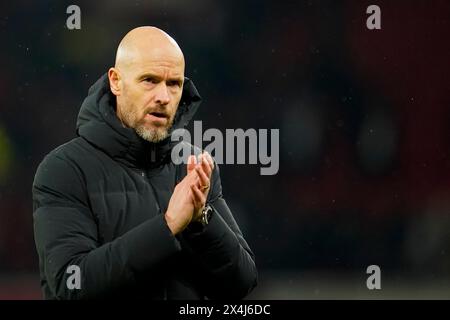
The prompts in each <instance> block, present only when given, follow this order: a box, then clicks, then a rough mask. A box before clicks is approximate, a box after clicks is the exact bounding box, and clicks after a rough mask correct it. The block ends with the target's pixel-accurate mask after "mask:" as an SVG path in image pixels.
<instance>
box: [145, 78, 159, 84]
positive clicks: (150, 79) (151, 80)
mask: <svg viewBox="0 0 450 320" xmlns="http://www.w3.org/2000/svg"><path fill="white" fill-rule="evenodd" d="M144 81H145V82H148V83H157V81H156V79H154V78H145V79H144Z"/></svg>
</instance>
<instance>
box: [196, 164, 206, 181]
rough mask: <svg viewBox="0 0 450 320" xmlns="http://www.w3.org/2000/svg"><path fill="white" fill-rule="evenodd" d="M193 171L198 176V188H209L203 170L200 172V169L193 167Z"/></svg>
mask: <svg viewBox="0 0 450 320" xmlns="http://www.w3.org/2000/svg"><path fill="white" fill-rule="evenodd" d="M195 171H196V172H197V174H198V178H199V184H197V185H198V186H209V177H208V176H207V175H206V173H205V172H204V170H202V167H199V166H197V167H195Z"/></svg>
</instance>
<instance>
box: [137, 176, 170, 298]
mask: <svg viewBox="0 0 450 320" xmlns="http://www.w3.org/2000/svg"><path fill="white" fill-rule="evenodd" d="M141 175H142V177H144V178H146V179H147V181H148V184H149V185H150V189H152V193H153V198H155V204H156V209H157V210H158V212H159V214H163V213H162V211H161V206H160V204H159V199H158V195H157V193H156V190H155V188H154V187H153V184H152V182H151V181H150V178H149V177H148V174H146V173H145V171H142V172H141ZM163 300H167V282H166V285H165V286H164V293H163Z"/></svg>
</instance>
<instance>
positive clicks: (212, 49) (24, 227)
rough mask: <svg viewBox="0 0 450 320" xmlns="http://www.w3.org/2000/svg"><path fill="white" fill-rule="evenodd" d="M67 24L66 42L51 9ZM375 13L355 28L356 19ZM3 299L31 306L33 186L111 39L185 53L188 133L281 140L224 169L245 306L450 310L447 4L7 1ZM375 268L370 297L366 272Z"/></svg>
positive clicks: (1, 54)
mask: <svg viewBox="0 0 450 320" xmlns="http://www.w3.org/2000/svg"><path fill="white" fill-rule="evenodd" d="M71 4H76V5H78V6H79V7H80V8H81V30H69V29H67V27H66V19H67V18H68V17H69V14H67V13H66V8H67V7H68V6H69V5H71ZM371 4H376V5H378V6H379V7H380V8H381V27H382V29H381V30H368V29H367V27H366V19H367V18H368V16H369V15H368V14H366V8H367V7H368V6H369V5H371ZM0 8H1V9H0V32H1V42H2V50H1V51H0V61H2V64H1V74H0V92H1V95H0V101H1V103H0V299H41V292H40V288H39V277H38V259H37V254H36V252H35V247H34V239H33V225H32V203H31V184H32V181H33V178H34V173H35V170H36V168H37V166H38V164H39V163H40V161H41V160H42V159H43V157H44V156H45V155H46V154H47V153H48V152H49V151H50V150H52V149H53V148H55V147H56V146H58V145H60V144H62V143H64V142H66V141H68V140H70V139H71V138H73V137H74V136H75V122H76V117H77V114H78V110H79V107H80V105H81V102H82V100H83V99H84V97H85V95H86V93H87V90H88V88H89V86H90V85H91V84H93V83H94V82H95V81H96V80H97V79H98V78H99V77H100V76H101V75H102V74H103V73H104V72H106V71H107V69H108V68H109V67H110V66H112V65H113V63H114V56H115V50H116V48H117V45H118V43H119V41H120V39H121V38H122V37H123V36H124V35H125V34H126V33H127V32H128V31H129V30H130V29H132V28H134V27H137V26H141V25H155V26H158V27H160V28H162V29H164V30H165V31H167V32H168V33H169V34H171V35H172V36H173V37H174V38H175V39H176V40H177V42H178V43H179V45H180V46H181V48H182V49H183V51H184V54H185V57H186V63H187V70H186V75H187V76H189V77H190V78H191V79H193V81H194V82H195V84H196V86H197V88H198V90H199V92H200V93H201V95H202V97H203V104H202V106H201V108H200V109H199V112H198V113H197V115H196V117H195V119H196V120H202V121H203V130H205V129H207V128H219V129H220V130H222V131H223V132H225V129H226V128H243V129H247V128H255V129H259V128H267V129H271V128H274V129H275V128H278V129H280V170H279V172H278V174H277V175H274V176H261V175H260V171H259V170H260V166H259V165H222V166H221V173H222V182H223V188H224V195H225V197H226V199H227V201H228V203H229V206H230V207H231V208H232V210H233V212H234V215H235V217H236V220H238V222H239V223H240V225H241V228H242V230H243V232H244V234H245V236H246V238H247V240H248V242H249V243H250V245H251V247H252V248H253V250H254V252H255V254H256V258H257V265H258V268H259V270H260V284H259V286H258V287H257V289H256V290H255V291H254V292H253V293H252V295H251V296H250V298H254V299H260V298H261V299H316V298H317V299H321V298H331V299H341V298H350V299H353V298H356V299H358V298H369V299H370V298H394V299H395V298H406V299H409V298H447V299H448V298H450V170H449V169H450V159H449V156H450V148H449V147H450V141H449V133H450V108H449V106H450V97H449V93H450V62H449V57H450V42H449V38H450V37H449V36H450V2H449V1H445V0H442V1H440V0H435V1H425V0H423V1H406V0H405V1H379V0H377V1H370V2H369V1H358V2H357V1H339V2H338V1H332V0H322V1H295V2H294V1H293V2H283V3H282V2H278V1H261V0H258V1H256V0H254V1H237V0H233V1H221V2H219V1H206V0H200V1H175V0H156V1H143V0H142V1H139V0H136V1H117V0H113V1H112V0H110V1H105V0H102V1H75V2H71V1H65V0H64V1H14V2H3V3H2V4H1V5H0ZM372 264H375V265H378V266H380V268H381V275H382V277H381V279H382V280H381V285H382V289H381V290H373V291H370V290H368V289H367V287H366V279H367V277H368V275H367V274H366V268H367V267H368V266H369V265H372Z"/></svg>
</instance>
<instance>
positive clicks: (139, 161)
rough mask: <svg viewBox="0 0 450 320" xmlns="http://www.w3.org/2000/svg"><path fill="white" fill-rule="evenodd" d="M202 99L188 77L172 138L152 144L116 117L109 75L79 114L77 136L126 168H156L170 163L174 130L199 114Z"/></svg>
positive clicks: (176, 115)
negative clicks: (123, 164) (164, 163)
mask: <svg viewBox="0 0 450 320" xmlns="http://www.w3.org/2000/svg"><path fill="white" fill-rule="evenodd" d="M200 103H201V97H200V95H199V93H198V91H197V89H196V88H195V86H194V83H193V82H192V81H191V80H190V79H189V78H185V81H184V86H183V93H182V96H181V100H180V103H179V106H178V109H177V112H176V114H175V118H174V122H173V126H172V128H171V130H170V135H169V136H168V137H167V138H166V139H165V140H163V141H161V142H158V143H151V142H148V141H146V140H144V139H142V138H141V137H140V136H139V135H138V134H137V133H136V132H135V131H134V129H131V128H125V127H123V126H122V123H121V122H120V120H119V119H118V118H117V116H116V97H115V96H114V95H113V93H112V92H111V90H110V87H109V80H108V76H107V74H104V75H103V76H102V77H101V78H100V79H99V80H97V82H96V83H95V84H94V85H92V86H91V88H90V89H89V91H88V96H87V97H86V98H85V99H84V101H83V103H82V105H81V108H80V112H79V114H78V119H77V124H76V133H77V135H78V136H81V137H83V138H84V139H86V140H87V141H89V142H90V143H91V144H93V145H94V146H95V147H97V148H99V149H101V150H103V151H104V152H106V153H107V154H109V155H110V156H111V157H112V158H113V159H115V160H117V161H119V162H122V163H125V164H126V165H127V166H131V167H138V168H149V167H156V166H159V165H160V164H161V162H165V161H168V158H170V152H171V149H172V147H173V146H174V145H175V144H176V143H178V142H177V141H172V140H171V135H172V132H173V131H174V130H175V129H179V128H185V127H186V126H187V125H188V123H189V121H190V120H191V119H192V117H193V116H194V114H195V113H196V111H197V109H198V107H199V106H200Z"/></svg>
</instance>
